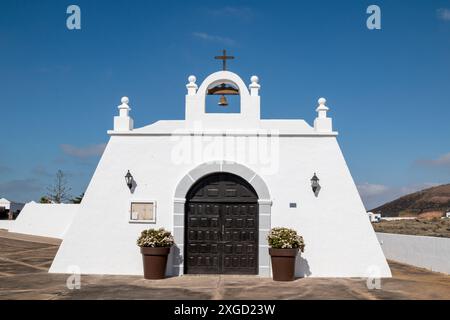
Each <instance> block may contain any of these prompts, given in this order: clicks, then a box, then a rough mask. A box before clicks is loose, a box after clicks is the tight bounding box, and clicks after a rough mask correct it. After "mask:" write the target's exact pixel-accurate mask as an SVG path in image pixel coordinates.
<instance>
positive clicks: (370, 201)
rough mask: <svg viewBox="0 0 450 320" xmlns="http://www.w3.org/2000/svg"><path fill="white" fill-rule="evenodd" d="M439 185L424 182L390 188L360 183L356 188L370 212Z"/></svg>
mask: <svg viewBox="0 0 450 320" xmlns="http://www.w3.org/2000/svg"><path fill="white" fill-rule="evenodd" d="M437 185H439V184H438V183H432V182H425V183H419V184H411V185H407V186H403V187H391V186H386V185H381V184H371V183H367V182H366V183H362V184H358V185H357V188H358V191H359V194H360V195H361V198H362V200H363V202H364V205H365V206H366V209H367V210H371V209H373V208H376V207H378V206H380V205H383V204H385V203H387V202H390V201H392V200H395V199H397V198H400V197H402V196H404V195H407V194H410V193H414V192H417V191H420V190H423V189H427V188H431V187H434V186H437Z"/></svg>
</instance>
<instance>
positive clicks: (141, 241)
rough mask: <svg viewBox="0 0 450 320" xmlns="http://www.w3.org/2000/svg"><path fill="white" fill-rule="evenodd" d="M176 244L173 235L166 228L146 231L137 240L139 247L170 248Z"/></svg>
mask: <svg viewBox="0 0 450 320" xmlns="http://www.w3.org/2000/svg"><path fill="white" fill-rule="evenodd" d="M174 243H175V241H174V240H173V236H172V234H171V233H170V231H167V230H165V229H164V228H160V229H148V230H144V231H142V232H141V236H140V237H139V238H138V239H137V245H138V246H139V247H151V248H169V247H171V246H173V244H174Z"/></svg>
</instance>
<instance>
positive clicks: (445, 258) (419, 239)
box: [377, 232, 450, 274]
mask: <svg viewBox="0 0 450 320" xmlns="http://www.w3.org/2000/svg"><path fill="white" fill-rule="evenodd" d="M377 237H378V240H379V241H380V244H381V248H382V249H383V252H384V255H385V256H386V258H387V259H389V260H394V261H397V262H401V263H406V264H409V265H413V266H417V267H421V268H426V269H429V270H432V271H437V272H442V273H446V274H450V239H449V238H437V237H423V236H410V235H402V234H392V233H380V232H377Z"/></svg>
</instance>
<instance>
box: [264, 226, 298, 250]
mask: <svg viewBox="0 0 450 320" xmlns="http://www.w3.org/2000/svg"><path fill="white" fill-rule="evenodd" d="M267 241H268V242H269V246H271V247H272V248H274V249H294V248H299V249H300V251H301V252H303V251H304V249H305V243H304V241H303V237H302V236H300V235H298V234H297V231H295V230H293V229H288V228H273V229H272V230H270V233H269V235H268V236H267Z"/></svg>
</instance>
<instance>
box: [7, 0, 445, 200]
mask: <svg viewBox="0 0 450 320" xmlns="http://www.w3.org/2000/svg"><path fill="white" fill-rule="evenodd" d="M71 4H76V5H78V6H79V7H80V8H81V27H82V29H81V30H72V31H71V30H68V29H67V28H66V18H67V17H68V15H67V14H66V9H67V7H68V6H69V5H71ZM371 4H377V5H378V6H380V8H381V13H382V25H381V26H382V29H381V30H368V29H367V27H366V20H367V18H368V16H369V15H368V14H366V9H367V7H368V6H369V5H371ZM223 48H227V49H228V50H229V52H230V53H231V54H233V55H235V56H236V60H234V61H232V62H231V63H230V69H231V70H232V71H234V72H236V73H238V74H239V75H241V76H242V77H243V78H244V79H247V81H248V79H249V78H250V76H251V75H253V74H256V75H258V76H259V78H260V83H261V85H262V90H261V96H262V117H263V118H302V119H305V120H306V121H308V122H309V123H312V121H313V119H314V117H315V112H314V110H315V107H316V104H317V99H318V97H320V96H325V97H326V98H327V100H328V105H329V107H330V108H331V113H330V115H331V116H332V117H333V120H334V127H335V129H336V130H338V131H339V132H340V136H339V142H340V144H341V148H342V149H343V152H344V155H345V157H346V159H347V162H348V165H349V167H350V170H351V171H352V174H353V177H354V179H355V181H356V183H357V184H358V187H359V189H360V192H361V195H362V196H363V199H364V201H365V203H366V205H367V207H368V208H371V207H373V206H374V205H377V204H380V203H383V202H384V201H387V200H390V199H393V198H395V197H397V196H398V195H400V194H404V193H408V192H411V191H414V190H417V189H421V188H423V187H426V186H430V185H433V184H440V183H449V182H450V125H449V119H450V1H426V0H422V1H417V0H416V1H411V0H408V1H406V0H404V1H400V0H398V1H376V2H373V1H356V0H355V1H339V2H338V1H331V0H330V1H312V0H311V1H232V0H230V1H226V2H225V3H224V4H221V3H220V2H217V1H215V2H213V1H143V0H142V1H121V0H119V1H117V0H115V1H99V0H96V1H93V0H89V1H85V0H79V1H73V2H69V1H62V0H60V1H56V0H54V1H49V0H40V1H31V0H28V1H23V0H2V1H1V2H0V55H1V59H0V74H1V77H0V94H1V95H0V96H1V103H0V119H1V120H2V125H1V126H0V150H1V151H0V152H1V157H0V197H6V198H11V199H14V200H20V201H28V200H32V199H39V197H40V196H41V195H44V194H45V192H46V190H45V189H46V187H47V186H48V185H49V184H50V183H51V181H52V179H53V176H54V174H55V172H56V171H57V170H58V169H62V170H63V171H65V172H67V174H68V179H69V183H70V185H71V186H72V189H73V190H72V193H73V195H78V194H80V193H81V192H83V191H84V189H85V188H86V186H87V184H88V182H89V180H90V177H91V175H92V174H93V172H94V170H95V166H96V164H97V162H98V160H99V157H100V154H101V150H102V147H103V146H104V144H105V143H106V142H107V140H108V136H107V135H106V131H107V130H108V129H111V127H112V120H113V116H114V115H115V114H116V113H117V109H116V106H117V105H118V104H119V101H120V97H121V96H124V95H127V96H129V97H130V100H131V103H130V104H131V105H132V107H133V111H132V114H133V117H134V119H135V126H137V127H139V126H143V125H146V124H149V123H152V122H154V121H157V120H159V119H182V118H183V116H184V95H185V93H186V88H185V84H186V79H187V76H188V75H190V74H195V75H196V76H197V78H198V79H199V81H201V79H203V78H204V77H205V76H207V75H208V74H209V73H211V72H214V71H217V70H218V69H219V67H220V65H219V64H218V63H217V61H215V60H214V59H213V56H215V55H217V54H218V53H220V51H221V50H222V49H223Z"/></svg>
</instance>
